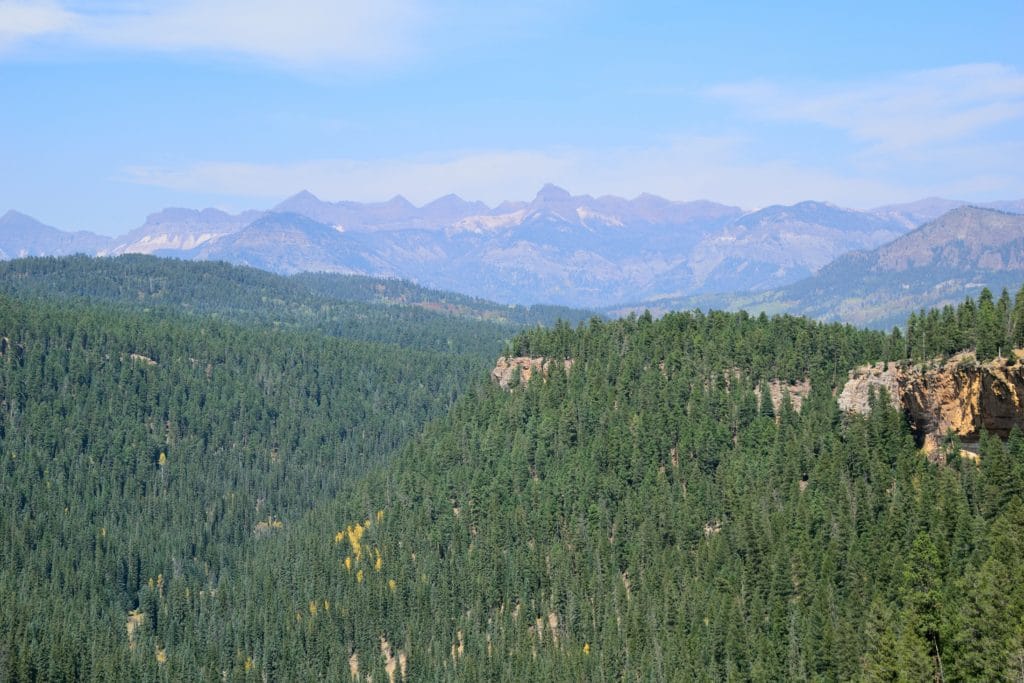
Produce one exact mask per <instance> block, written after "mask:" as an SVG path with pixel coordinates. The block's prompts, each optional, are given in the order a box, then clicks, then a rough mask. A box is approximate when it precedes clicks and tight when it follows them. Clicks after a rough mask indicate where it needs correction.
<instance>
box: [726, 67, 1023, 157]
mask: <svg viewBox="0 0 1024 683" xmlns="http://www.w3.org/2000/svg"><path fill="white" fill-rule="evenodd" d="M707 94H708V95H709V96H711V97H713V98H717V99H720V100H724V101H727V102H731V103H733V104H735V105H736V106H737V107H739V108H741V110H742V111H743V112H744V113H745V114H747V115H749V116H752V117H755V118H762V119H771V120H777V121H793V122H803V123H812V124H817V125H821V126H825V127H828V128H833V129H837V130H840V131H844V132H846V133H847V134H849V135H850V136H851V137H852V138H853V139H854V140H856V141H859V142H861V143H866V144H868V145H870V146H871V148H872V149H873V150H874V151H876V152H882V153H884V152H889V151H898V150H905V149H910V148H914V147H921V146H926V145H933V144H937V143H949V142H951V141H957V140H961V139H963V138H966V137H969V136H971V135H973V134H976V133H978V132H980V131H983V130H985V129H987V128H991V127H993V126H996V125H998V124H1002V123H1005V122H1008V121H1014V120H1020V119H1022V118H1024V73H1021V72H1020V71H1019V70H1018V69H1016V68H1014V67H1010V66H1005V65H1001V64H967V65H960V66H953V67H947V68H940V69H928V70H923V71H914V72H908V73H901V74H897V75H895V76H891V77H887V78H883V79H880V80H876V81H872V82H861V83H853V84H842V85H827V86H826V85H819V86H811V87H794V86H787V85H779V84H777V83H773V82H766V81H759V82H751V83H738V84H726V85H719V86H716V87H713V88H710V89H709V90H708V91H707Z"/></svg>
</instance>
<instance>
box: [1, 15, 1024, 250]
mask: <svg viewBox="0 0 1024 683" xmlns="http://www.w3.org/2000/svg"><path fill="white" fill-rule="evenodd" d="M773 5H784V6H783V7H778V6H773ZM1022 26H1024V2H1022V0H1008V1H1006V2H985V1H983V0H982V1H979V2H975V3H964V2H946V1H945V0H939V1H935V0H933V1H932V2H927V3H926V2H904V3H891V2H884V3H883V2H872V1H867V0H864V1H861V2H856V3H847V2H830V3H821V2H807V3H800V2H791V3H763V2H749V3H748V2H720V3H696V2H693V3H689V2H678V1H677V2H637V3H623V2H601V1H590V2H584V1H574V0H548V1H546V2H534V1H533V0H523V1H522V2H517V3H504V2H503V3H492V2H487V1H485V0H477V1H475V2H456V1H454V0H441V1H438V2H430V1H427V0H373V1H372V2H352V1H350V0H291V1H290V2H276V1H272V0H164V1H162V2H154V1H151V0H95V1H93V2H85V1H82V0H38V1H35V0H0V213H3V212H4V211H6V210H7V209H15V210H18V211H21V212H23V213H27V214H29V215H31V216H34V217H35V218H37V219H39V220H42V221H43V222H44V223H47V224H50V225H54V226H56V227H59V228H61V229H65V230H71V229H76V230H77V229H86V230H92V231H94V232H99V233H101V234H108V235H115V234H122V233H124V232H127V231H128V230H131V229H133V228H135V227H138V226H139V225H141V224H142V223H143V222H144V220H145V217H146V215H147V214H149V213H152V212H155V211H157V210H159V209H161V208H163V207H167V206H184V207H191V208H202V207H206V206H213V207H217V208H222V209H225V210H228V211H240V210H243V209H247V208H257V209H265V208H270V207H272V206H273V205H275V204H277V203H278V202H280V201H281V200H283V199H284V198H286V197H288V196H290V195H292V194H294V193H296V192H298V191H300V190H303V189H306V190H309V191H311V192H313V193H314V194H316V195H317V196H319V197H320V198H321V199H325V200H329V201H338V200H358V201H379V200H385V199H388V198H390V197H392V196H394V195H396V194H401V195H403V196H405V197H406V198H408V199H409V200H411V201H412V202H413V203H415V204H417V205H420V204H423V203H426V202H428V201H430V200H432V199H435V198H437V197H440V196H442V195H445V194H448V193H456V194H459V195H460V196H462V197H464V198H466V199H470V200H482V201H484V202H486V203H488V204H489V205H492V206H493V205H496V204H497V203H499V202H500V201H501V200H504V199H512V200H519V199H529V198H531V197H532V196H533V195H534V194H535V193H536V192H537V190H538V189H539V188H540V187H541V185H543V184H544V183H548V182H551V183H555V184H557V185H560V186H562V187H565V188H566V189H568V190H569V191H571V192H573V193H575V194H591V195H594V196H598V195H602V194H615V195H621V196H626V197H632V196H635V195H637V194H640V193H642V192H650V193H653V194H658V195H661V196H664V197H667V198H670V199H674V200H684V201H689V200H695V199H710V200H714V201H718V202H723V203H727V204H732V205H737V206H741V207H743V208H747V209H753V208H757V207H762V206H766V205H770V204H787V203H793V202H797V201H801V200H806V199H815V200H821V201H829V202H833V203H836V204H840V205H842V206H849V207H853V208H862V209H863V208H870V207H873V206H879V205H883V204H889V203H898V202H906V201H913V200H916V199H921V198H924V197H928V196H943V197H949V198H955V199H963V200H967V201H979V202H980V201H990V200H995V199H1019V198H1022V197H1024V163H1022V160H1024V41H1022V40H1021V37H1020V29H1021V27H1022Z"/></svg>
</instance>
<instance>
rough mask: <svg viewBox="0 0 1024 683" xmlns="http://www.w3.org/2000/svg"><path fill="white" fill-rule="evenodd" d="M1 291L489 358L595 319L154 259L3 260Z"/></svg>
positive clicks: (352, 278) (374, 281)
mask: <svg viewBox="0 0 1024 683" xmlns="http://www.w3.org/2000/svg"><path fill="white" fill-rule="evenodd" d="M0 291H3V292H7V293H9V294H11V295H15V296H18V297H20V298H26V297H34V298H59V299H64V300H66V299H68V298H74V299H78V300H83V301H92V302H106V303H114V304H118V305H120V306H124V307H127V308H131V309H143V310H150V311H158V312H159V311H167V312H170V313H181V312H187V313H192V314H196V315H201V316H216V317H219V318H224V319H227V320H232V321H236V322H240V323H244V324H249V325H262V326H266V327H288V328H295V329H307V330H310V329H312V330H318V331H320V332H323V333H325V334H329V335H331V336H336V337H343V338H346V339H357V340H363V341H376V342H385V343H389V344H400V345H402V346H405V347H407V348H412V349H420V350H441V351H454V352H457V353H473V354H476V355H480V356H483V357H486V358H487V359H488V360H490V359H491V358H493V356H494V354H496V353H498V352H499V351H500V350H501V348H502V344H503V343H504V340H506V339H508V338H510V337H511V336H513V335H514V334H515V332H516V331H518V330H519V329H522V328H523V327H526V326H530V325H553V324H554V323H555V321H556V320H559V319H563V320H570V321H573V322H574V323H575V322H577V321H581V320H586V319H588V318H590V317H591V316H593V315H594V313H592V312H589V311H579V310H574V309H569V308H564V307H558V306H532V307H525V306H504V305H501V304H496V303H493V302H489V301H484V300H482V299H474V298H471V297H467V296H462V295H459V294H453V293H451V292H440V291H437V290H431V289H425V288H423V287H418V286H416V285H414V284H412V283H410V282H407V281H403V280H385V279H380V278H370V277H363V276H357V275H337V274H327V273H304V274H300V275H295V276H291V277H284V276H281V275H274V274H272V273H268V272H265V271H262V270H257V269H255V268H247V267H242V266H233V265H229V264H227V263H220V262H202V261H200V262H189V261H179V260H176V259H163V258H156V257H153V256H140V255H125V256H119V257H116V258H91V257H87V256H71V257H63V258H26V259H17V260H15V261H8V262H0Z"/></svg>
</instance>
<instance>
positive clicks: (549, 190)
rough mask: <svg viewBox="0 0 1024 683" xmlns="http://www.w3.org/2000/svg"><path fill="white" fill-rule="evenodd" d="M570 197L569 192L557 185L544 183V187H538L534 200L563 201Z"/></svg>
mask: <svg viewBox="0 0 1024 683" xmlns="http://www.w3.org/2000/svg"><path fill="white" fill-rule="evenodd" d="M570 199H572V195H571V194H569V192H568V191H567V190H565V189H563V188H561V187H559V186H558V185H554V184H552V183H545V185H544V187H542V188H540V190H539V191H538V192H537V197H536V198H535V200H534V201H538V202H564V201H568V200H570Z"/></svg>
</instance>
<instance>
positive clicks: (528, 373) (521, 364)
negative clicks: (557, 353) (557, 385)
mask: <svg viewBox="0 0 1024 683" xmlns="http://www.w3.org/2000/svg"><path fill="white" fill-rule="evenodd" d="M552 362H554V359H552V358H544V357H543V356H538V357H536V358H530V357H529V356H517V357H514V358H513V357H512V356H501V357H500V358H498V362H497V363H496V364H495V365H494V369H493V370H491V381H493V382H495V383H496V384H497V385H498V386H500V387H501V388H502V389H504V390H506V391H509V390H510V389H511V388H512V380H513V378H514V377H515V375H516V371H517V370H518V371H519V384H520V385H526V384H527V383H528V382H529V381H530V378H531V377H533V376H534V375H535V374H537V373H540V375H541V377H545V378H546V377H547V376H548V371H549V370H550V368H551V363H552ZM562 363H563V367H564V368H565V371H566V372H569V369H570V368H572V364H573V361H572V359H571V358H570V359H568V360H564V361H562Z"/></svg>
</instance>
